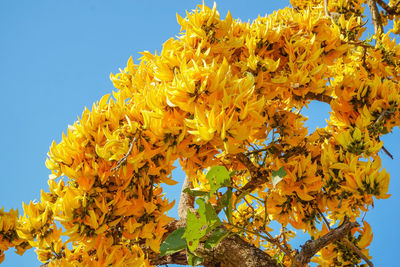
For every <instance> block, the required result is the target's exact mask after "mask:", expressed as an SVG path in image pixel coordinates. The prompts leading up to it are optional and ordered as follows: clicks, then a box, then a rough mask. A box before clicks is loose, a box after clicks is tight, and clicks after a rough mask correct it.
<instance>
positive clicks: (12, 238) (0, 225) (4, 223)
mask: <svg viewBox="0 0 400 267" xmlns="http://www.w3.org/2000/svg"><path fill="white" fill-rule="evenodd" d="M17 227H18V210H13V209H11V210H10V211H9V212H5V211H4V208H1V209H0V263H2V262H3V260H4V257H5V254H4V251H6V250H8V249H9V248H10V247H15V249H16V253H18V254H19V255H22V254H24V252H25V250H27V249H29V248H31V246H30V244H29V243H28V242H27V241H26V240H25V239H24V238H21V237H20V236H19V235H18V233H17V231H18V230H17Z"/></svg>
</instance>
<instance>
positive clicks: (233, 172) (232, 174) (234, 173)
mask: <svg viewBox="0 0 400 267" xmlns="http://www.w3.org/2000/svg"><path fill="white" fill-rule="evenodd" d="M236 173H238V171H236V170H233V171H231V172H230V173H229V176H230V177H233V176H235V175H236Z"/></svg>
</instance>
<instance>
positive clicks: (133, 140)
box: [111, 137, 136, 172]
mask: <svg viewBox="0 0 400 267" xmlns="http://www.w3.org/2000/svg"><path fill="white" fill-rule="evenodd" d="M135 141H136V137H134V138H133V139H132V140H131V142H130V144H129V149H128V152H127V153H126V155H125V156H123V157H122V158H121V159H120V160H118V162H117V166H115V167H114V168H112V169H111V172H114V171H117V170H119V168H121V166H122V165H123V164H125V163H126V161H127V159H128V156H129V154H131V152H132V149H133V144H134V143H135Z"/></svg>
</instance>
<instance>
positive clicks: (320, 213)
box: [317, 207, 331, 231]
mask: <svg viewBox="0 0 400 267" xmlns="http://www.w3.org/2000/svg"><path fill="white" fill-rule="evenodd" d="M317 211H318V213H319V215H321V217H322V219H324V221H325V224H326V227H328V230H329V231H330V230H331V226H330V225H329V222H328V220H327V219H326V217H325V215H324V214H323V213H322V211H321V210H320V209H319V208H318V207H317Z"/></svg>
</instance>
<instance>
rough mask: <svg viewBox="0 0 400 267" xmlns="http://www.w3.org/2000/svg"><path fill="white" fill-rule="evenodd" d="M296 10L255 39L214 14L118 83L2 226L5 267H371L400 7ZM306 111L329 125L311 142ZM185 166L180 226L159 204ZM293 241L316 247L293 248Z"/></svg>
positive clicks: (1, 218) (185, 26)
mask: <svg viewBox="0 0 400 267" xmlns="http://www.w3.org/2000/svg"><path fill="white" fill-rule="evenodd" d="M291 4H292V7H287V8H285V9H282V10H278V11H275V12H274V13H272V14H270V15H267V16H265V17H258V18H257V19H255V20H254V21H252V22H251V23H250V22H242V21H240V20H238V19H233V18H232V16H231V14H230V13H229V12H228V14H227V15H226V16H225V18H222V17H221V16H220V14H219V12H218V11H217V7H216V5H214V7H212V8H210V7H207V6H205V5H204V4H203V5H200V6H198V7H197V8H196V9H195V10H193V11H191V12H187V14H186V16H185V17H181V16H180V15H177V20H178V23H179V24H180V26H181V33H180V35H179V36H178V37H177V38H171V39H169V40H167V41H166V42H165V43H164V44H163V49H162V51H161V52H160V54H157V53H155V54H152V53H150V52H147V51H145V52H142V53H141V54H142V57H141V59H140V63H139V64H135V63H134V62H133V60H132V58H130V59H129V60H128V63H127V66H126V67H125V68H124V69H123V70H121V71H120V73H117V74H111V80H112V82H113V84H114V86H115V88H116V91H114V92H113V93H112V96H111V95H110V94H109V95H106V96H104V97H103V98H101V99H100V100H99V101H98V102H96V103H95V104H93V107H92V109H91V110H89V109H85V110H84V111H83V114H82V116H81V117H80V118H79V121H77V122H75V123H74V124H73V125H71V126H69V127H68V130H67V133H66V134H63V137H62V140H61V142H59V143H58V144H57V143H55V142H53V144H52V145H51V147H50V151H49V153H48V159H47V161H46V166H47V168H48V169H49V170H50V171H51V175H50V178H49V181H48V184H49V189H48V190H46V191H43V190H42V192H41V198H40V201H35V202H30V203H29V204H25V203H24V204H23V209H24V211H23V213H22V214H19V212H18V211H17V210H10V211H4V209H1V210H0V262H1V261H2V260H3V259H4V257H5V254H4V251H6V250H8V249H9V248H12V247H14V248H15V249H16V252H17V253H18V254H21V255H22V254H23V253H24V252H25V251H26V250H27V249H30V248H32V247H33V248H36V252H37V255H38V258H39V260H40V261H42V262H43V263H45V264H47V265H48V266H153V265H163V264H170V263H171V264H173V263H176V264H182V265H188V264H189V265H199V264H202V265H205V266H238V263H241V264H243V266H305V265H307V264H308V263H310V262H315V263H317V264H319V265H321V266H355V265H360V264H362V263H363V262H365V263H366V264H368V265H370V266H372V265H373V264H372V262H371V257H370V255H369V250H368V246H369V244H370V243H371V241H372V228H371V226H370V225H369V224H368V223H367V222H366V221H365V220H364V216H365V214H366V213H367V212H368V211H369V210H370V209H371V208H372V207H373V204H374V200H375V199H385V198H388V197H389V195H388V194H387V192H388V187H389V181H390V176H389V173H387V172H386V170H385V169H384V168H383V166H382V164H381V156H388V157H392V155H391V153H390V152H389V151H388V150H387V149H386V148H385V146H384V145H383V142H382V141H381V139H380V138H381V137H382V136H383V135H385V134H388V133H390V132H391V131H392V130H393V128H394V127H396V126H399V124H400V108H399V104H400V94H399V93H400V86H399V81H400V76H399V74H398V73H399V67H398V66H399V60H400V46H399V45H398V44H397V43H396V37H397V34H400V2H399V3H398V1H392V0H391V1H389V3H386V2H384V1H382V0H346V1H345V0H335V1H333V0H331V1H327V0H324V1H322V0H311V1H307V0H292V1H291ZM368 11H370V14H371V15H370V21H371V22H370V23H372V24H373V26H374V31H375V32H374V33H373V34H370V35H368V36H367V37H366V34H365V30H366V27H367V24H368V19H367V12H368ZM385 31H386V32H385ZM312 101H319V102H324V103H326V104H328V105H329V106H330V109H331V111H330V118H329V120H328V124H327V126H326V127H324V128H317V129H316V130H315V131H309V129H308V128H307V127H306V126H305V125H304V123H305V121H306V120H307V117H305V116H303V115H302V113H301V111H302V109H303V108H305V107H307V105H308V104H310V103H311V102H312ZM379 152H381V153H379ZM176 160H179V162H180V166H181V167H182V169H183V170H184V171H185V173H186V178H185V181H184V186H183V188H182V193H181V198H180V201H179V217H180V218H179V219H174V218H171V217H169V216H168V215H167V212H168V211H169V210H170V209H171V208H172V207H173V206H174V205H178V204H176V203H174V202H170V201H169V200H168V199H167V198H166V197H165V195H164V194H163V185H171V184H175V183H176V181H175V180H174V177H172V175H171V172H172V170H173V169H174V166H173V163H174V162H175V161H176ZM195 203H196V204H195ZM291 227H293V228H295V229H298V230H302V231H304V232H305V233H307V234H308V235H309V236H310V240H309V241H307V242H306V243H305V244H304V245H303V246H301V247H299V248H294V247H292V245H291V242H290V241H291V240H292V239H295V238H296V234H295V232H294V231H292V230H291ZM278 228H279V229H278ZM274 229H275V230H276V229H278V230H279V233H278V234H276V235H275V234H274V233H273V232H274ZM61 236H66V237H67V239H62V238H61Z"/></svg>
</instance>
